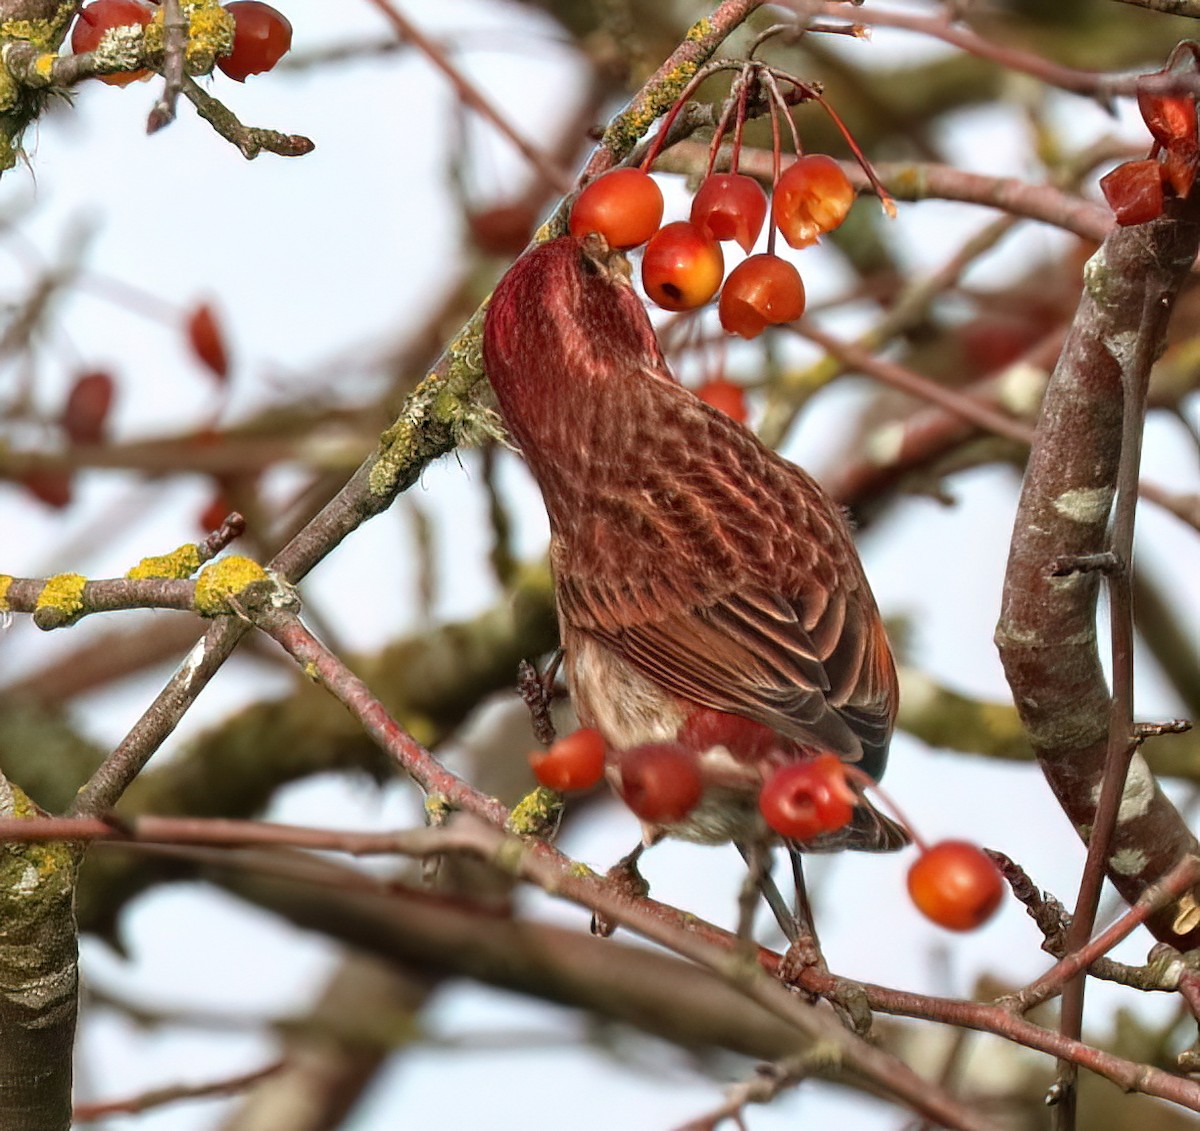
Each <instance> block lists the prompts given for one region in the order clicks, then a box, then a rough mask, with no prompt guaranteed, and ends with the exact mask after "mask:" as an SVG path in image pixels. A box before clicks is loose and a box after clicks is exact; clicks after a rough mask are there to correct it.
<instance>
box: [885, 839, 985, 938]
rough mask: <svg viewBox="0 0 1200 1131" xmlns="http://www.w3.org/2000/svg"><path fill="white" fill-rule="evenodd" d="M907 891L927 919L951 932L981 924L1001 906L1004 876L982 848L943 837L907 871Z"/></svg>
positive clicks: (967, 929) (969, 928)
mask: <svg viewBox="0 0 1200 1131" xmlns="http://www.w3.org/2000/svg"><path fill="white" fill-rule="evenodd" d="M908 893H909V895H910V896H912V901H913V903H915V904H916V905H917V908H918V910H920V911H921V913H922V914H923V915H925V917H926V918H928V919H932V920H933V921H934V922H935V923H937V924H938V925H939V926H942V927H946V928H948V929H949V930H951V931H973V930H974V929H975V928H976V927H982V926H983V924H984V923H986V922H987V921H988V920H989V919H990V918H991V917H992V916H993V915H994V914H995V912H996V908H997V907H999V906H1000V900H1001V899H1002V898H1003V897H1004V878H1003V877H1002V876H1001V875H1000V870H999V869H998V868H997V867H996V865H995V864H993V863H992V860H991V857H989V856H988V854H987V853H986V852H984V851H983V849H981V848H978V847H977V846H976V845H974V844H970V843H969V842H967V841H965V840H943V841H941V842H940V843H939V844H935V845H933V846H932V847H931V848H929V849H927V850H926V851H924V852H922V853H921V855H920V856H918V857H917V859H916V862H915V863H914V864H913V866H912V867H911V868H909V870H908Z"/></svg>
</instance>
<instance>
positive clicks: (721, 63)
mask: <svg viewBox="0 0 1200 1131" xmlns="http://www.w3.org/2000/svg"><path fill="white" fill-rule="evenodd" d="M735 65H736V64H733V63H729V62H726V61H725V60H718V61H717V62H715V63H709V64H708V65H707V66H705V67H701V68H700V69H699V70H698V71H697V72H696V73H695V74H694V75H693V76H692V79H691V81H690V82H689V83H688V84H687V86H685V87H684V88H683V90H682V91H680V93H679V97H678V98H677V99H675V104H674V105H673V106H672V107H671V109H670V110H668V111H667V116H666V117H665V118H664V119H663V123H662V125H661V126H660V127H659V130H658V133H657V134H655V135H654V141H653V143H652V144H651V146H650V148H649V149H648V150H647V151H646V156H645V157H643V158H642V163H641V170H642V172H643V173H648V172H650V167H651V166H652V165H653V164H654V162H655V161H656V160H657V159H658V155H659V154H660V153H661V152H662V148H663V146H664V145H665V144H666V142H667V135H668V134H669V133H670V132H671V127H672V126H673V125H674V124H675V119H676V118H678V117H679V112H680V111H681V110H682V109H683V108H684V107H685V106H686V105H687V104H688V101H689V100H690V99H691V97H692V95H693V94H695V93H696V90H697V88H698V87H699V86H700V84H701V83H702V82H704V80H705V79H707V78H709V77H710V76H712V75H715V74H716V73H717V72H718V71H728V70H731V69H732V68H733V67H734V66H735Z"/></svg>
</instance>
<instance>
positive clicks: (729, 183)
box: [691, 173, 767, 253]
mask: <svg viewBox="0 0 1200 1131" xmlns="http://www.w3.org/2000/svg"><path fill="white" fill-rule="evenodd" d="M766 218H767V194H766V193H765V192H763V190H762V185H760V184H759V183H758V181H756V180H755V179H754V178H753V177H747V176H745V175H744V174H742V173H714V174H713V175H712V176H709V177H705V178H704V180H703V181H701V183H700V188H699V189H698V190H697V192H696V195H695V197H693V199H692V214H691V219H692V223H693V224H695V225H696V227H698V228H699V229H700V230H701V231H703V232H707V233H708V235H710V236H712V238H713V239H714V240H737V242H738V243H739V244H740V245H741V248H742V250H743V251H744V252H747V253H749V251H750V249H751V248H752V247H753V246H754V241H755V240H756V239H758V233H759V232H761V231H762V226H763V221H764V220H765V219H766Z"/></svg>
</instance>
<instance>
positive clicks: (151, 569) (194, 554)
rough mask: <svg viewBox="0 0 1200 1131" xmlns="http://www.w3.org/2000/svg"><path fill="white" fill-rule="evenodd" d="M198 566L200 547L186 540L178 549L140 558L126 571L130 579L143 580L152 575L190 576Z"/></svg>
mask: <svg viewBox="0 0 1200 1131" xmlns="http://www.w3.org/2000/svg"><path fill="white" fill-rule="evenodd" d="M199 568H200V549H199V547H198V546H197V545H196V544H195V543H194V542H186V543H185V544H184V545H182V546H180V547H179V549H178V550H172V551H171V552H170V553H169V554H159V555H158V556H157V557H150V558H142V560H141V561H140V562H138V564H137V565H135V566H134V567H133V568H132V569H131V570H129V572H128V573H126V574H125V576H126V577H127V578H129V580H130V581H145V580H148V579H150V578H153V577H173V578H179V579H183V578H185V577H191V576H192V574H193V573H195V572H196V570H198V569H199Z"/></svg>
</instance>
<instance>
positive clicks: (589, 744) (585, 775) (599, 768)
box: [529, 727, 606, 793]
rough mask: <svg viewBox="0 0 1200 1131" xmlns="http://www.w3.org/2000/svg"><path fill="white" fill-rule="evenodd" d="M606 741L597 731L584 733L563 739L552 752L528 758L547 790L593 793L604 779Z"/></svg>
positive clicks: (532, 755) (535, 773) (582, 731)
mask: <svg viewBox="0 0 1200 1131" xmlns="http://www.w3.org/2000/svg"><path fill="white" fill-rule="evenodd" d="M605 750H606V747H605V743H604V739H603V738H601V737H600V732H599V731H598V730H593V729H592V728H591V727H582V728H581V729H579V730H577V731H574V732H572V733H571V734H568V735H567V736H566V737H565V738H560V739H559V740H558V741H557V742H555V743H554V744H553V745H552V746H551V747H550V749H549V750H535V751H534V752H533V753H532V754H530V755H529V765H530V768H531V769H532V770H533V776H534V777H535V778H537V780H538V781H539V782H540V783H541V784H542V785H544V786H545V787H546V788H547V789H556V790H558V791H559V792H560V793H561V792H564V791H566V790H568V789H591V787H592V786H594V785H595V784H596V783H597V782H598V781H599V780H600V779H601V778H602V777H604V755H605Z"/></svg>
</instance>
